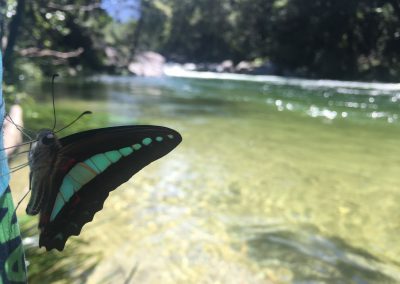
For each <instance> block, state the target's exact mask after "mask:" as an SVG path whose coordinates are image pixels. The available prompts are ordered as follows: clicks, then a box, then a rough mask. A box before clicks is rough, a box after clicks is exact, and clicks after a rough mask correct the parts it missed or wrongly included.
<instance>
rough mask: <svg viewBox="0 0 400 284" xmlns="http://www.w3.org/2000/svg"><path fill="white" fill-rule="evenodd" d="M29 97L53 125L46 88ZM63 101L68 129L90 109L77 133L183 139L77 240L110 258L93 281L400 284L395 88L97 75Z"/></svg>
mask: <svg viewBox="0 0 400 284" xmlns="http://www.w3.org/2000/svg"><path fill="white" fill-rule="evenodd" d="M299 82H301V80H300V81H299ZM25 90H27V91H28V93H29V94H30V95H32V96H35V97H36V98H37V99H38V100H40V101H41V102H42V103H43V105H44V107H45V108H46V109H48V110H49V112H50V113H49V115H48V116H46V120H44V119H42V120H40V119H41V114H40V113H38V112H36V111H35V110H34V109H29V110H27V112H28V113H27V116H28V117H30V119H31V120H32V121H38V120H40V122H41V124H47V123H48V124H47V125H42V126H41V128H43V127H51V125H52V121H51V115H52V113H51V104H50V102H51V97H50V93H49V84H47V83H43V84H38V83H33V82H27V83H26V87H25ZM56 96H57V99H56V100H57V101H56V104H57V105H56V106H58V107H60V109H61V110H59V116H60V119H61V120H68V119H69V120H71V119H72V117H70V116H72V115H69V114H68V113H67V110H68V109H71V110H74V111H79V112H80V111H84V110H87V109H89V110H92V111H93V112H94V114H93V115H91V117H89V118H83V119H82V120H81V121H80V122H77V124H79V129H85V128H92V127H105V126H113V125H125V124H155V125H163V126H168V127H171V128H174V129H176V130H177V131H179V132H180V133H181V135H182V137H183V142H182V144H181V145H179V146H178V147H177V148H176V149H175V150H174V151H172V152H171V153H170V154H168V155H167V156H166V157H164V158H162V159H160V160H158V161H156V162H154V163H153V164H151V165H150V166H148V167H146V168H145V169H143V170H142V171H141V172H140V173H138V174H137V175H135V176H134V177H133V178H132V179H131V180H130V181H129V182H127V183H125V184H124V185H122V186H121V187H120V188H118V189H117V190H115V191H114V192H112V193H111V195H110V197H109V198H108V200H107V201H106V203H105V207H104V209H103V210H102V211H101V212H99V213H97V214H96V216H95V218H94V220H93V222H91V223H89V224H87V225H86V226H85V227H84V229H83V230H82V233H81V235H80V236H79V238H82V239H84V240H88V241H89V245H88V246H87V247H85V248H84V250H88V251H100V252H101V253H102V255H103V258H102V260H101V262H100V263H99V265H98V266H97V267H96V269H95V270H94V272H93V273H92V274H91V275H87V276H85V277H87V279H86V280H85V281H87V283H124V282H123V281H129V280H131V281H132V283H311V282H312V283H396V282H400V262H399V258H398V256H399V255H400V241H399V238H398V236H399V235H400V221H399V220H400V206H399V204H400V191H399V188H400V179H399V174H398V173H399V172H400V147H399V146H398V145H399V141H400V131H399V130H400V121H399V115H400V108H399V102H398V100H400V90H397V89H396V88H395V87H394V88H384V87H382V86H379V85H378V86H374V85H369V86H365V85H357V84H351V85H348V84H343V85H333V86H332V85H329V84H325V85H324V84H311V85H310V84H294V83H293V84H292V83H288V84H285V82H283V83H281V82H279V83H275V82H263V81H262V80H261V81H246V80H227V79H226V78H225V79H224V78H221V79H220V80H215V79H209V78H202V79H198V78H172V77H164V78H132V77H110V76H99V77H93V78H91V79H88V80H79V81H61V82H60V83H57V85H56ZM58 107H57V108H58ZM63 113H64V114H63ZM65 123H67V122H65ZM66 133H68V131H67V132H66ZM21 175H26V171H25V172H24V173H23V174H19V176H18V174H17V177H21ZM14 179H15V176H14ZM17 179H19V178H17ZM19 180H20V179H19ZM14 182H15V181H14ZM23 186H24V185H23V184H21V182H20V181H19V183H15V186H14V187H17V188H18V187H19V188H21V187H23ZM25 186H26V185H25ZM16 190H18V189H16ZM21 214H22V213H21ZM67 246H68V242H67ZM127 283H130V282H127Z"/></svg>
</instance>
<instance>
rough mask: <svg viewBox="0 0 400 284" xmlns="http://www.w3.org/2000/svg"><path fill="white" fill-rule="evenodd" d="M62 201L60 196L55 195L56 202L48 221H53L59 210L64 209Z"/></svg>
mask: <svg viewBox="0 0 400 284" xmlns="http://www.w3.org/2000/svg"><path fill="white" fill-rule="evenodd" d="M64 204H65V202H64V199H63V198H62V196H61V194H60V193H59V194H57V198H56V202H55V203H54V208H53V211H52V212H51V216H50V221H53V220H54V219H55V218H56V216H57V214H58V213H60V211H61V209H62V208H63V207H64Z"/></svg>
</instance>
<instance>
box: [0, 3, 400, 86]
mask: <svg viewBox="0 0 400 284" xmlns="http://www.w3.org/2000/svg"><path fill="white" fill-rule="evenodd" d="M114 3H115V10H118V9H127V7H128V8H129V9H133V10H135V11H136V12H137V17H132V19H131V20H129V21H122V22H121V21H118V19H116V18H113V17H111V16H110V15H109V14H108V12H107V11H106V10H105V9H104V6H102V3H101V1H100V0H77V1H71V0H51V1H48V0H35V1H30V0H0V36H1V43H2V51H3V61H4V66H5V79H6V80H7V81H9V82H13V81H15V80H16V79H17V78H21V76H36V77H37V76H43V75H45V76H48V75H49V74H52V73H53V72H54V71H55V70H57V71H59V70H60V69H62V70H66V71H67V72H68V73H69V74H72V75H73V74H83V75H84V74H93V73H112V74H124V73H125V74H126V73H127V66H128V65H129V63H130V62H132V61H133V60H134V56H135V54H137V53H138V52H141V51H148V50H151V51H156V52H159V53H161V54H162V55H163V56H165V58H166V59H167V61H171V62H178V63H185V62H193V63H217V62H222V61H224V60H232V61H233V62H234V64H237V63H239V62H241V61H252V62H254V61H257V62H261V63H262V64H268V66H273V74H275V75H284V76H296V77H304V78H330V79H343V80H364V81H398V80H399V78H400V67H399V62H400V2H399V1H397V0H384V1H383V0H351V1H349V0H218V1H215V0H141V1H139V0H138V1H135V0H114Z"/></svg>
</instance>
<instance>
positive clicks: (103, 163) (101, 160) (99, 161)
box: [90, 154, 111, 172]
mask: <svg viewBox="0 0 400 284" xmlns="http://www.w3.org/2000/svg"><path fill="white" fill-rule="evenodd" d="M90 160H91V161H92V162H93V164H95V165H96V168H98V169H99V170H100V172H104V171H105V169H107V168H108V167H109V166H110V165H111V161H110V160H109V159H107V157H106V156H105V155H104V154H97V155H94V156H93V157H91V158H90Z"/></svg>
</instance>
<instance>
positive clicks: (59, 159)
mask: <svg viewBox="0 0 400 284" xmlns="http://www.w3.org/2000/svg"><path fill="white" fill-rule="evenodd" d="M181 140H182V138H181V136H180V134H179V133H178V132H176V131H174V130H172V129H169V128H166V127H161V126H120V127H110V128H102V129H94V130H89V131H84V132H80V133H76V134H73V135H70V136H67V137H64V138H61V139H58V138H57V137H56V136H55V134H54V133H53V132H51V131H49V130H43V131H41V132H39V135H38V139H37V142H36V144H35V145H33V147H32V149H31V151H30V154H29V157H30V168H31V174H30V177H31V189H32V195H31V199H30V202H29V204H28V207H27V213H28V214H31V215H35V214H38V213H40V221H39V228H40V240H39V246H45V247H46V249H47V250H50V249H52V248H56V249H58V250H63V248H64V246H65V242H66V240H67V239H68V238H69V236H71V235H79V234H80V231H81V229H82V227H83V225H84V224H86V223H87V222H90V221H91V220H92V219H93V217H94V214H95V213H96V212H97V211H99V210H101V209H102V208H103V204H104V201H105V199H106V198H107V197H108V195H109V193H110V192H111V191H112V190H114V189H115V188H117V187H118V186H119V185H121V184H122V183H124V182H126V181H127V180H129V179H130V177H131V176H132V175H134V174H135V173H137V172H138V171H139V170H141V169H142V168H143V167H145V166H146V165H148V164H149V163H151V162H153V161H155V160H157V159H159V158H161V157H162V156H164V155H166V154H167V153H169V152H170V151H171V150H172V149H174V148H175V147H176V146H177V145H178V144H179V143H180V142H181Z"/></svg>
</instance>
